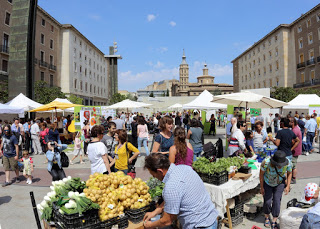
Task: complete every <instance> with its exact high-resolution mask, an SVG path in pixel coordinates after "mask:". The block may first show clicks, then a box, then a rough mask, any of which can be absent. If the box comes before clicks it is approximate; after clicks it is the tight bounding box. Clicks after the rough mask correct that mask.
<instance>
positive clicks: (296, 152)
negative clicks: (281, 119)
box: [292, 125, 302, 157]
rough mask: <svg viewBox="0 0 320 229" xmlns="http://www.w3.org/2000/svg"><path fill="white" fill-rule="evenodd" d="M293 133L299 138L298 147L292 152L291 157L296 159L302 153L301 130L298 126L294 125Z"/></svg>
mask: <svg viewBox="0 0 320 229" xmlns="http://www.w3.org/2000/svg"><path fill="white" fill-rule="evenodd" d="M292 131H293V133H294V134H295V135H296V136H297V137H298V138H299V140H300V142H299V144H298V146H297V147H296V148H295V149H294V150H293V151H292V155H293V156H294V157H297V156H299V155H301V153H302V135H301V129H300V127H299V126H298V125H296V126H295V127H294V128H293V129H292Z"/></svg>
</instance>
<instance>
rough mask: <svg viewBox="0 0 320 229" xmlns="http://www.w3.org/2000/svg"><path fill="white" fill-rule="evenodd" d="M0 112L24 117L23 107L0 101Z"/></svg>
mask: <svg viewBox="0 0 320 229" xmlns="http://www.w3.org/2000/svg"><path fill="white" fill-rule="evenodd" d="M0 114H18V115H19V117H24V109H23V108H20V107H13V106H9V105H6V104H2V103H0Z"/></svg>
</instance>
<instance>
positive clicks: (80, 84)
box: [80, 80, 82, 91]
mask: <svg viewBox="0 0 320 229" xmlns="http://www.w3.org/2000/svg"><path fill="white" fill-rule="evenodd" d="M80 90H81V91H82V81H81V80H80Z"/></svg>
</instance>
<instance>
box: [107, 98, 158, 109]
mask: <svg viewBox="0 0 320 229" xmlns="http://www.w3.org/2000/svg"><path fill="white" fill-rule="evenodd" d="M149 106H152V104H148V103H142V102H136V101H132V100H130V99H126V100H123V101H121V102H119V103H115V104H113V105H111V106H108V107H107V108H108V109H127V110H128V109H134V108H141V107H149Z"/></svg>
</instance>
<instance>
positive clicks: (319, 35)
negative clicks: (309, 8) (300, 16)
mask: <svg viewBox="0 0 320 229" xmlns="http://www.w3.org/2000/svg"><path fill="white" fill-rule="evenodd" d="M318 39H319V40H320V27H319V28H318Z"/></svg>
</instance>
